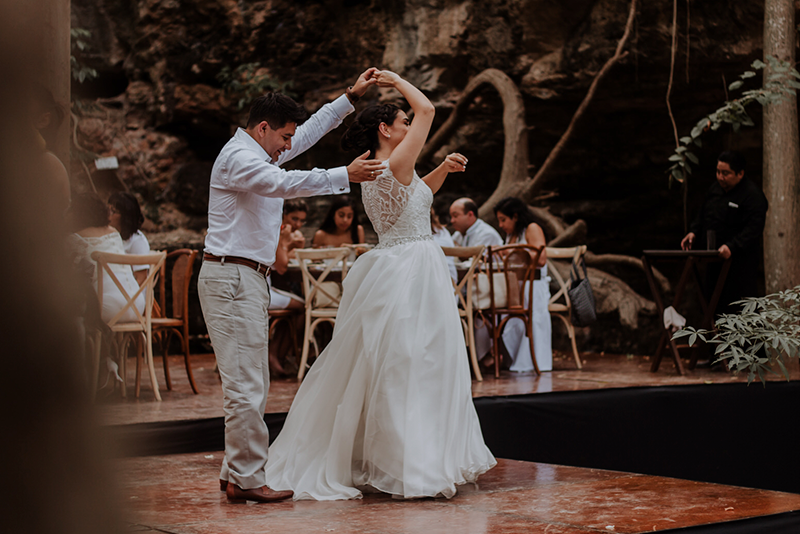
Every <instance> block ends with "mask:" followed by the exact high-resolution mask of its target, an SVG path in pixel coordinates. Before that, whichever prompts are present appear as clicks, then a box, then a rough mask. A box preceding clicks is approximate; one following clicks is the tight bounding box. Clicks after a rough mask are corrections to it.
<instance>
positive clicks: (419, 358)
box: [266, 71, 496, 500]
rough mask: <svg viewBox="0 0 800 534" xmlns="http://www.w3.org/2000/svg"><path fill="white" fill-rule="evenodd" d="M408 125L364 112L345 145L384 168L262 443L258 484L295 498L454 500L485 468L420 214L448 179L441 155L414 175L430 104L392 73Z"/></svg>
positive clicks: (383, 110)
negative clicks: (363, 232)
mask: <svg viewBox="0 0 800 534" xmlns="http://www.w3.org/2000/svg"><path fill="white" fill-rule="evenodd" d="M377 78H378V85H379V86H381V87H394V88H396V89H397V90H398V91H400V93H401V94H402V95H403V96H404V97H405V98H406V100H407V101H408V103H409V104H410V106H411V108H412V109H413V110H414V121H413V123H410V122H409V120H408V117H407V116H406V114H405V113H403V111H401V110H400V109H399V108H398V107H397V106H394V105H392V104H384V105H376V106H371V107H369V108H367V109H365V110H364V111H362V112H361V113H359V115H358V116H357V117H356V120H355V122H354V123H353V125H352V126H351V127H350V128H349V129H348V131H347V133H346V134H345V136H344V138H343V139H342V146H343V147H344V148H345V149H354V150H357V151H358V152H359V153H364V152H365V151H366V150H371V151H372V153H373V155H374V156H375V157H376V158H377V159H380V160H383V161H385V162H386V168H385V170H384V171H383V172H382V173H381V175H380V176H379V177H378V178H377V179H376V180H375V181H373V182H365V183H364V184H362V195H363V201H364V208H365V210H366V212H367V216H369V218H370V221H371V222H372V224H373V227H374V228H375V231H376V232H377V233H378V237H379V241H380V242H379V244H378V246H376V247H375V248H374V249H373V250H372V251H370V252H368V253H366V254H364V255H362V256H361V257H360V258H359V259H358V260H357V261H356V262H355V264H354V265H353V268H352V269H351V270H350V271H349V273H348V275H347V278H346V279H345V281H344V291H343V298H342V302H341V305H340V306H339V311H338V315H337V319H336V326H335V329H334V333H333V339H332V340H331V342H330V344H329V345H328V347H327V348H326V349H325V350H324V351H323V352H322V354H321V355H320V357H319V358H318V359H317V361H316V363H315V364H314V366H313V367H312V368H311V370H310V372H309V373H308V375H307V377H306V379H305V381H304V382H303V384H302V385H301V386H300V389H299V390H298V392H297V396H296V397H295V399H294V402H293V403H292V407H291V409H290V410H289V415H288V417H287V419H286V423H285V425H284V427H283V430H281V432H280V434H279V435H278V437H277V439H276V440H275V442H274V443H273V444H272V446H270V449H269V461H268V462H267V468H266V474H267V485H268V486H269V487H270V488H272V489H274V490H292V491H294V498H295V500H299V499H316V500H333V499H353V498H360V497H361V490H367V491H374V490H378V491H381V492H385V493H390V494H393V495H394V496H398V497H404V498H414V497H436V496H444V497H447V498H450V497H452V496H453V495H455V493H456V485H458V484H464V483H467V482H473V481H475V480H476V479H477V477H478V476H479V475H480V474H482V473H484V472H486V471H488V470H489V469H491V468H492V467H493V466H494V465H495V464H496V461H495V459H494V457H493V456H492V454H491V452H489V449H488V448H487V447H486V445H485V444H484V441H483V436H482V434H481V428H480V423H479V421H478V416H477V414H476V412H475V408H474V406H473V404H472V394H471V378H470V373H469V367H468V360H467V354H466V348H465V345H464V335H463V331H462V329H461V324H460V321H459V317H458V311H457V309H456V305H455V302H454V300H453V290H452V285H451V282H450V274H449V271H448V267H447V263H446V261H445V257H444V255H443V254H442V251H441V249H440V248H439V246H438V245H436V244H435V243H434V241H433V238H432V232H431V225H430V206H431V203H432V201H433V193H435V192H436V191H437V190H438V189H439V188H440V187H441V185H442V183H443V182H444V180H445V178H446V177H447V174H448V173H450V172H461V171H463V170H464V167H465V165H466V163H467V159H466V158H465V157H464V156H462V155H461V154H450V155H449V156H447V158H446V159H445V161H444V162H443V163H442V164H441V165H440V166H439V167H438V168H436V169H435V170H434V171H432V172H431V173H430V174H429V175H427V176H426V177H425V178H422V179H420V177H419V176H417V174H416V172H414V164H415V162H416V159H417V156H418V155H419V153H420V150H422V146H423V145H424V143H425V140H426V138H427V135H428V131H429V130H430V127H431V123H432V122H433V115H434V108H433V105H432V104H431V103H430V102H429V101H428V99H427V98H426V97H425V96H424V95H423V94H422V93H421V92H420V91H419V90H418V89H416V88H415V87H414V86H412V85H411V84H410V83H408V82H407V81H405V80H403V79H401V78H400V77H399V76H397V75H396V74H394V73H392V72H388V71H382V72H380V73H379V74H377Z"/></svg>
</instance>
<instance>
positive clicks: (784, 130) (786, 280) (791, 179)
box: [764, 0, 800, 293]
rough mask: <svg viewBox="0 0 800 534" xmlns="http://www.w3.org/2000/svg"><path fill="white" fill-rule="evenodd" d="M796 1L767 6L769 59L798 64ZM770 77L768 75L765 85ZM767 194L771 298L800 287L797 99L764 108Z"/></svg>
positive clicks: (767, 263) (784, 0) (766, 265)
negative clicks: (770, 57)
mask: <svg viewBox="0 0 800 534" xmlns="http://www.w3.org/2000/svg"><path fill="white" fill-rule="evenodd" d="M794 18H795V17H794V2H793V0H766V2H765V8H764V57H765V60H766V58H767V57H768V56H773V57H776V58H778V59H781V60H784V61H788V62H789V63H790V64H792V65H794V62H795V22H794ZM769 75H770V72H769V69H765V71H764V79H765V80H767V79H768V77H769ZM764 194H765V195H766V197H767V200H768V201H769V210H768V211H767V224H766V227H765V228H764V274H765V279H766V280H765V282H766V289H767V293H774V292H776V291H780V290H782V289H788V288H790V287H794V286H796V285H798V284H800V139H799V138H798V129H797V98H796V97H795V96H792V97H791V98H789V99H788V100H786V101H784V102H781V103H779V104H769V105H767V106H765V107H764Z"/></svg>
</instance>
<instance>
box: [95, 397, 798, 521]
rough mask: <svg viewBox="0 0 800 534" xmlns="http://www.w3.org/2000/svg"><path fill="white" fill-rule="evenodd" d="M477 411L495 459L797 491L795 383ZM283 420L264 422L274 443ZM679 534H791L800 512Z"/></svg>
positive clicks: (212, 438) (160, 447)
mask: <svg viewBox="0 0 800 534" xmlns="http://www.w3.org/2000/svg"><path fill="white" fill-rule="evenodd" d="M475 407H476V409H477V412H478V416H479V417H480V420H481V427H482V429H483V435H484V438H485V440H486V444H487V445H488V446H489V448H490V449H491V450H492V452H493V453H494V454H495V456H498V457H501V458H510V459H513V460H525V461H531V462H543V463H551V464H560V465H571V466H577V467H591V468H598V469H610V470H615V471H626V472H632V473H642V474H649V475H658V476H667V477H675V478H683V479H688V480H698V481H704V482H713V483H718V484H730V485H735V486H745V487H752V488H762V489H768V490H775V491H788V492H794V493H800V455H798V454H797V453H796V447H797V446H798V444H799V443H800V424H798V423H799V421H798V415H797V410H798V407H800V382H797V381H795V382H770V383H769V384H768V385H767V387H766V388H765V387H762V385H761V384H760V383H754V384H752V385H750V386H747V385H745V384H741V383H736V384H713V385H691V386H664V387H634V388H619V389H603V390H588V391H575V392H558V393H546V394H529V395H514V396H507V397H483V398H478V399H475ZM285 417H286V414H267V415H266V416H265V417H264V418H265V420H266V421H267V425H268V426H269V430H270V437H271V438H274V436H276V435H277V434H278V432H279V431H280V429H281V428H282V427H283V422H284V419H285ZM223 429H224V424H223V420H222V418H221V417H220V418H214V419H205V420H198V421H174V422H164V423H143V424H135V425H121V426H114V427H108V428H106V429H105V432H106V434H105V435H106V438H107V439H109V440H111V441H113V445H116V446H118V450H120V451H121V452H122V453H123V454H126V455H158V454H177V453H188V452H202V451H216V450H222V449H223ZM748 522H749V523H748ZM753 522H755V523H753ZM756 525H758V526H756ZM715 528H716V529H717V530H715ZM719 529H724V530H719ZM736 529H739V530H736ZM681 531H685V532H691V533H695V532H696V533H698V534H700V533H702V534H706V533H708V534H712V533H716V532H726V533H739V532H742V533H744V532H770V533H773V532H775V533H782V532H792V533H797V532H800V513H796V512H792V513H788V514H779V515H775V516H767V517H764V518H755V519H748V520H744V521H735V522H731V523H722V524H718V525H709V526H705V527H692V528H689V529H681ZM676 532H677V531H676Z"/></svg>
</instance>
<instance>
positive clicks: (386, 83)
mask: <svg viewBox="0 0 800 534" xmlns="http://www.w3.org/2000/svg"><path fill="white" fill-rule="evenodd" d="M377 80H378V81H377V85H378V86H379V87H393V88H395V89H397V90H398V91H399V92H400V94H401V95H403V97H404V98H405V99H406V101H407V102H408V104H409V105H410V106H411V109H413V110H414V120H413V121H411V124H410V126H409V128H408V131H407V132H406V134H405V137H404V138H403V140H402V141H401V142H400V143H399V144H398V145H397V146H396V147H395V149H394V150H393V151H392V154H391V156H390V157H389V167H390V168H391V169H392V174H394V176H395V178H397V180H398V181H399V182H400V183H402V184H404V185H408V184H410V183H411V180H412V178H413V177H414V165H415V164H416V162H417V157H418V156H419V153H420V152H421V151H422V147H423V146H424V145H425V141H426V140H427V138H428V132H429V131H430V129H431V124H433V116H434V114H435V109H434V107H433V104H431V102H430V100H428V98H427V97H426V96H425V95H424V94H422V91H420V90H419V89H417V88H416V87H414V86H413V85H411V84H410V83H409V82H407V81H406V80H404V79H402V78H401V77H400V76H398V75H397V74H395V73H394V72H390V71H387V70H384V71H380V73H379V74H378V75H377ZM378 135H379V136H384V137H386V138H387V139H388V138H389V137H388V136H390V135H391V133H390V132H389V129H388V128H387V125H386V124H383V123H382V124H381V125H380V126H379V128H378Z"/></svg>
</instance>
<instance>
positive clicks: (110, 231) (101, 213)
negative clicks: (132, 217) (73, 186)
mask: <svg viewBox="0 0 800 534" xmlns="http://www.w3.org/2000/svg"><path fill="white" fill-rule="evenodd" d="M70 215H71V220H72V223H73V227H74V228H77V229H78V230H77V231H76V232H75V233H73V234H72V235H71V236H70V244H71V246H72V249H73V251H74V252H75V253H76V254H77V255H78V256H79V258H81V259H83V260H86V261H89V262H91V263H92V265H94V266H95V267H96V263H95V261H94V260H92V252H94V251H96V250H97V251H100V252H111V253H114V254H125V246H124V244H123V242H122V237H121V236H120V234H119V232H117V230H116V229H115V228H113V227H111V226H110V225H109V224H108V218H109V210H108V206H107V205H106V203H105V202H103V201H102V200H100V199H99V198H98V197H97V196H96V195H78V196H77V197H76V198H74V199H73V201H72V206H71V207H70ZM109 267H110V268H111V270H112V271H113V272H114V275H115V276H116V277H117V279H118V280H119V281H120V283H121V284H122V286H123V287H124V288H125V291H126V292H127V293H128V295H129V296H131V297H132V296H133V295H134V294H135V293H136V291H138V289H139V283H138V282H137V281H136V278H134V275H133V270H132V269H131V266H130V265H119V264H109ZM95 272H96V269H95ZM92 281H93V285H94V288H95V291H96V290H97V287H98V284H97V277H96V275H95V277H94V278H93V280H92ZM126 303H127V300H126V299H125V297H124V296H123V294H122V293H121V292H120V290H119V288H118V287H117V285H116V284H115V283H114V281H113V280H112V279H111V276H110V275H109V274H108V273H107V272H105V271H104V272H103V309H102V310H101V315H102V317H103V320H104V321H106V322H108V321H110V320H111V319H112V318H113V317H114V316H115V315H116V314H117V313H119V311H120V310H121V309H122V308H123V307H124V306H125V304H126ZM144 304H145V295H144V292H142V293H140V294H139V296H138V297H137V298H136V307H137V308H138V309H139V312H141V313H144ZM120 320H121V321H123V322H125V321H136V320H137V316H136V312H135V311H134V310H132V309H130V308H128V309H127V310H126V311H125V313H124V315H123V316H122V318H121V319H120Z"/></svg>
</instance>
